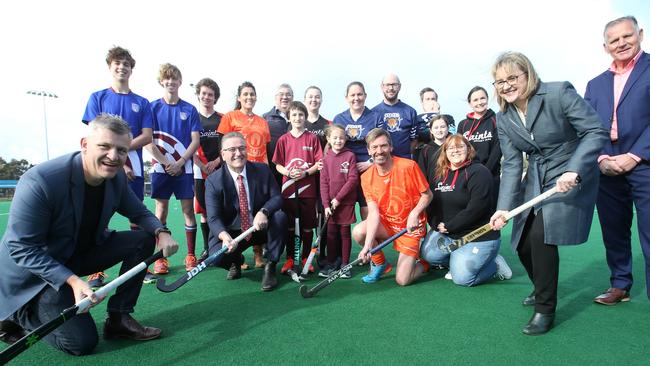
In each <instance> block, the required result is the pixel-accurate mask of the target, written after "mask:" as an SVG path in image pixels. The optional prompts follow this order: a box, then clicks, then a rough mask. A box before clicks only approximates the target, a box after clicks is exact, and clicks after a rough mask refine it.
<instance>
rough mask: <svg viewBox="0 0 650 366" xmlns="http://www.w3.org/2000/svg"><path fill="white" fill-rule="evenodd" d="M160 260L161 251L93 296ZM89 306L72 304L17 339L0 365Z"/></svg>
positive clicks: (87, 301) (102, 294)
mask: <svg viewBox="0 0 650 366" xmlns="http://www.w3.org/2000/svg"><path fill="white" fill-rule="evenodd" d="M160 258H163V252H162V250H161V251H159V252H157V253H155V254H154V255H152V256H151V257H149V258H147V259H145V260H144V261H142V262H140V263H139V264H138V265H136V266H135V267H133V268H131V269H130V270H128V271H126V272H125V273H123V274H122V275H120V276H119V277H117V278H116V279H114V280H113V281H111V282H109V283H107V284H106V285H105V286H103V287H102V288H100V289H99V290H97V291H95V295H97V296H98V297H100V298H101V297H105V296H106V295H107V294H109V293H110V292H111V291H113V290H114V289H116V288H117V287H118V286H120V285H121V284H123V283H124V282H126V281H128V280H130V279H131V278H133V276H135V275H136V274H138V273H140V272H142V271H143V270H144V269H145V268H147V267H148V266H149V265H151V263H153V262H155V261H156V260H158V259H160ZM91 305H92V302H91V301H90V298H89V297H85V298H83V299H82V300H81V301H79V302H78V303H76V304H74V305H73V306H71V307H69V308H67V309H65V310H63V311H62V312H61V314H59V316H57V317H56V318H54V319H52V320H50V321H49V322H47V323H45V324H42V325H41V326H40V327H38V328H36V329H34V330H33V331H31V332H29V334H27V335H26V336H24V337H23V338H21V339H19V340H18V341H17V342H16V343H14V344H12V345H11V346H9V347H7V348H5V349H4V350H2V352H0V365H4V364H5V363H7V362H9V361H11V360H12V359H13V358H14V357H16V356H18V355H19V354H21V353H22V352H23V351H25V350H26V349H28V348H30V347H31V346H33V345H34V344H36V343H37V342H38V341H40V340H41V339H43V337H45V336H46V335H48V334H50V333H52V331H54V330H55V329H56V328H58V327H59V326H60V325H61V324H63V323H65V322H66V321H68V320H70V319H71V318H73V317H74V316H75V315H77V314H79V313H80V312H83V311H86V310H87V309H88V308H90V306H91Z"/></svg>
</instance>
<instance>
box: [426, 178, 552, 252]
mask: <svg viewBox="0 0 650 366" xmlns="http://www.w3.org/2000/svg"><path fill="white" fill-rule="evenodd" d="M555 193H557V187H553V188H551V189H549V190H548V191H546V192H544V193H542V194H540V195H539V196H537V197H534V198H533V199H531V200H530V201H528V202H526V203H524V204H523V205H521V206H519V207H516V208H514V209H512V210H510V211H508V212H507V213H506V214H505V215H503V219H504V221H506V222H507V221H508V220H510V219H511V218H513V217H515V216H517V215H519V214H520V213H522V212H524V211H526V210H527V209H529V208H531V207H533V206H535V205H536V204H538V203H540V202H542V201H544V200H545V199H547V198H549V197H551V196H552V195H554V194H555ZM490 231H492V226H491V225H490V224H489V223H487V224H485V225H483V226H481V227H479V228H478V229H476V230H474V231H472V232H471V233H469V234H466V235H464V236H463V237H462V238H460V239H456V240H452V239H451V238H449V237H448V236H441V237H440V238H439V239H438V243H437V244H438V249H440V250H441V251H443V252H447V253H451V252H453V251H454V250H456V249H458V248H460V247H462V246H463V245H465V244H467V243H470V242H472V241H474V240H476V239H478V238H480V237H481V236H483V235H485V234H487V233H489V232H490Z"/></svg>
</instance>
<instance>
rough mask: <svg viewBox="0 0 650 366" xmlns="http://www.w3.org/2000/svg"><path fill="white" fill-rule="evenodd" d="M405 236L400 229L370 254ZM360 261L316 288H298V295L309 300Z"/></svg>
mask: <svg viewBox="0 0 650 366" xmlns="http://www.w3.org/2000/svg"><path fill="white" fill-rule="evenodd" d="M404 234H406V229H402V230H400V231H398V232H397V233H396V234H395V235H393V236H391V237H390V238H388V239H386V240H384V241H383V242H382V243H381V244H379V245H377V246H376V247H374V248H372V249H371V250H370V254H371V255H372V254H375V253H377V252H378V251H380V250H382V249H383V248H384V247H385V246H387V245H388V244H390V243H392V242H393V241H394V240H395V239H397V238H399V237H400V236H402V235H404ZM361 261H362V258H357V259H355V260H354V261H352V262H350V263H348V264H346V265H345V266H343V267H341V269H339V270H338V271H336V272H334V273H332V274H331V275H329V277H327V278H326V279H324V280H322V281H321V282H319V283H317V284H316V286H314V287H312V288H309V287H307V286H306V285H302V286H300V295H302V297H304V298H305V299H307V298H310V297H312V296H314V295H316V294H317V293H318V291H320V290H322V289H324V288H325V287H327V286H329V285H330V284H331V283H332V282H334V281H336V280H338V279H339V278H341V276H342V275H343V273H345V272H347V271H349V270H350V269H352V267H354V266H356V265H357V263H360V262H361Z"/></svg>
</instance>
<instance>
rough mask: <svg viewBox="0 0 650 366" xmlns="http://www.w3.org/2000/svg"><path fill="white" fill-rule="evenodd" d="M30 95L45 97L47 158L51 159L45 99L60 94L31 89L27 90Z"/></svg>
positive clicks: (44, 121)
mask: <svg viewBox="0 0 650 366" xmlns="http://www.w3.org/2000/svg"><path fill="white" fill-rule="evenodd" d="M27 94H29V95H35V96H37V97H43V125H44V126H45V158H46V160H50V146H49V142H48V138H47V110H46V108H45V99H46V98H58V97H59V96H58V95H56V94H54V93H50V92H46V91H43V90H41V91H38V90H29V91H28V92H27Z"/></svg>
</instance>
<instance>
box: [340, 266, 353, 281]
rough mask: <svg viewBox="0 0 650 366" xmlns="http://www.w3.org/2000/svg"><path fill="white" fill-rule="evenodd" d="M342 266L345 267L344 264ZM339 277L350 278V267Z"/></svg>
mask: <svg viewBox="0 0 650 366" xmlns="http://www.w3.org/2000/svg"><path fill="white" fill-rule="evenodd" d="M343 267H345V266H343ZM341 278H343V279H346V280H347V279H350V278H352V269H349V270H347V271H345V272H343V273H342V274H341Z"/></svg>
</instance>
